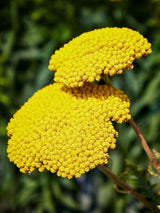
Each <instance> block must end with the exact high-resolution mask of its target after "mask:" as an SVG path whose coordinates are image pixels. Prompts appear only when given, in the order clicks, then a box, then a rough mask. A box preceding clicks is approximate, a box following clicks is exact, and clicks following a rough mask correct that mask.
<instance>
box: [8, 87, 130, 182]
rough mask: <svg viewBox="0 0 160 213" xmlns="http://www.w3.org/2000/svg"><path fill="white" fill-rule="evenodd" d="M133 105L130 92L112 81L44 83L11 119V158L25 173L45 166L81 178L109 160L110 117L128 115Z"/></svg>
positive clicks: (113, 133) (112, 134) (125, 117)
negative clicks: (77, 85) (72, 85)
mask: <svg viewBox="0 0 160 213" xmlns="http://www.w3.org/2000/svg"><path fill="white" fill-rule="evenodd" d="M129 106H130V102H129V99H128V98H127V96H126V95H125V94H123V92H122V91H120V90H117V89H114V88H113V87H111V86H108V85H99V86H98V85H95V84H89V83H86V84H85V85H84V86H83V87H80V88H68V87H66V86H64V85H63V84H60V83H55V84H52V85H49V86H46V87H45V88H43V89H41V90H39V91H37V92H36V93H35V94H34V95H33V96H32V97H31V98H30V99H29V100H28V101H27V102H26V103H25V104H24V105H23V106H22V107H21V109H20V110H18V111H17V113H15V115H14V117H13V118H11V120H10V123H9V124H8V127H7V129H8V136H9V137H10V139H9V141H8V148H7V153H8V157H9V159H10V161H13V162H14V163H15V164H16V165H17V167H19V168H20V171H21V172H32V171H34V170H35V169H36V168H38V170H39V171H40V172H42V171H43V170H44V169H45V168H46V169H47V170H49V171H51V172H53V173H54V172H57V175H58V176H62V177H67V178H72V177H73V176H75V177H80V176H81V175H82V174H83V173H85V172H87V171H89V170H90V169H93V168H94V167H95V166H96V165H98V164H106V163H107V157H108V154H107V152H108V149H114V148H115V141H116V140H115V137H116V136H117V132H116V131H115V129H114V127H113V125H112V122H111V121H116V122H118V123H121V122H123V121H127V120H128V119H130V114H129Z"/></svg>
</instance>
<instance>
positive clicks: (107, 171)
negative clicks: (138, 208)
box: [97, 165, 160, 213]
mask: <svg viewBox="0 0 160 213" xmlns="http://www.w3.org/2000/svg"><path fill="white" fill-rule="evenodd" d="M97 167H98V168H99V169H100V170H101V171H102V172H103V173H104V174H105V175H106V176H108V177H110V178H111V179H113V180H114V181H115V182H116V183H117V184H118V185H119V186H121V187H122V188H123V189H125V190H126V191H128V193H131V194H132V195H133V196H134V197H136V198H137V199H138V200H140V201H141V202H142V203H143V204H144V205H145V206H146V207H148V208H149V209H150V210H151V211H152V212H154V213H160V210H159V209H158V208H157V207H156V206H153V204H152V203H150V202H149V201H148V200H146V199H145V198H144V197H143V196H142V195H141V194H139V193H138V192H136V191H135V190H134V189H132V188H131V187H130V186H128V185H127V184H126V183H124V182H123V181H122V180H120V179H119V178H118V177H117V176H116V175H115V174H113V173H112V172H111V171H110V170H109V169H108V168H107V167H105V166H104V165H98V166H97Z"/></svg>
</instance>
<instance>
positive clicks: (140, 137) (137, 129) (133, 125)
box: [102, 75, 160, 175]
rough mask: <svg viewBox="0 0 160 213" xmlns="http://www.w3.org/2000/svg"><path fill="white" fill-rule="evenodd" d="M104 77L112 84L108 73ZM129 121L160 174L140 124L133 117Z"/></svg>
mask: <svg viewBox="0 0 160 213" xmlns="http://www.w3.org/2000/svg"><path fill="white" fill-rule="evenodd" d="M102 79H103V80H104V81H105V83H106V84H107V85H112V82H111V80H110V79H109V77H108V76H106V75H102ZM129 123H130V125H131V127H132V128H133V129H134V131H135V132H136V134H137V136H138V138H139V140H140V142H141V144H142V147H143V149H144V150H145V152H146V154H147V155H148V157H149V159H150V160H151V163H152V164H153V166H154V168H155V169H156V171H157V172H158V174H159V175H160V165H159V164H158V162H157V161H156V159H155V157H154V155H153V154H152V151H151V149H150V148H149V146H148V144H147V142H146V140H145V139H144V137H143V135H142V133H141V131H140V129H139V128H138V126H137V125H136V123H135V122H134V120H133V118H131V119H130V120H129Z"/></svg>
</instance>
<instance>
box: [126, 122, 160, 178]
mask: <svg viewBox="0 0 160 213" xmlns="http://www.w3.org/2000/svg"><path fill="white" fill-rule="evenodd" d="M129 123H130V125H131V126H132V128H133V129H134V131H135V132H136V134H137V136H138V138H139V140H140V142H141V144H142V146H143V149H144V150H145V152H146V154H147V155H148V157H149V159H150V160H151V163H152V164H153V165H154V167H155V169H156V170H157V172H158V174H159V175H160V165H159V164H158V162H157V161H156V159H155V157H154V155H153V154H152V151H151V150H150V148H149V146H148V144H147V142H146V140H145V139H144V137H143V135H142V133H141V131H140V130H139V128H138V127H137V125H136V123H135V122H134V120H133V118H131V119H130V120H129Z"/></svg>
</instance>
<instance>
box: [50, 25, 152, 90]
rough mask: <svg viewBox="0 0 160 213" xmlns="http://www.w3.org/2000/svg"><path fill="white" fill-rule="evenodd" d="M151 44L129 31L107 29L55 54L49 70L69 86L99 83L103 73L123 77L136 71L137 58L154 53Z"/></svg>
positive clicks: (83, 37)
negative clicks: (135, 62) (128, 70)
mask: <svg viewBox="0 0 160 213" xmlns="http://www.w3.org/2000/svg"><path fill="white" fill-rule="evenodd" d="M150 47H151V44H150V43H149V42H148V41H147V39H145V38H144V37H143V36H142V35H141V34H139V33H138V32H137V31H134V30H131V29H128V28H117V27H114V28H103V29H97V30H94V31H91V32H87V33H83V34H82V35H80V36H78V37H77V38H74V39H73V40H72V41H70V42H69V43H68V44H65V45H64V47H62V48H60V49H59V50H58V51H56V52H55V54H54V55H52V57H51V59H50V62H49V69H50V70H53V71H56V73H55V81H57V82H61V83H64V84H66V85H67V86H69V87H77V86H82V85H83V84H84V82H93V81H94V80H97V81H99V80H100V79H101V74H102V73H104V74H107V75H109V76H112V75H115V74H121V73H122V72H123V69H132V68H133V65H132V62H133V61H134V60H135V59H136V58H140V57H141V56H145V55H148V54H149V53H151V48H150Z"/></svg>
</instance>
